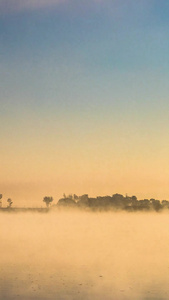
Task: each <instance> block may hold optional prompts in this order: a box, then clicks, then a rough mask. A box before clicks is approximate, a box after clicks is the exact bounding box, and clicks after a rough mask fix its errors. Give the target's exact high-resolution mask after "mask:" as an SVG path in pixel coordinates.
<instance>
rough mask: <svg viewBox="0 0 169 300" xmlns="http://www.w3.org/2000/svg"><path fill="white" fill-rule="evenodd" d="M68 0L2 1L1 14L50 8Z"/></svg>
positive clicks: (0, 5) (0, 1)
mask: <svg viewBox="0 0 169 300" xmlns="http://www.w3.org/2000/svg"><path fill="white" fill-rule="evenodd" d="M65 1H66V0H0V13H1V14H2V13H4V14H8V13H17V12H22V11H27V10H36V9H39V8H45V7H46V8H50V7H53V6H56V5H58V4H60V3H63V2H65Z"/></svg>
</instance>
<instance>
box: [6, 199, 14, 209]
mask: <svg viewBox="0 0 169 300" xmlns="http://www.w3.org/2000/svg"><path fill="white" fill-rule="evenodd" d="M7 202H8V207H11V206H12V203H13V202H12V200H11V199H10V198H8V200H7Z"/></svg>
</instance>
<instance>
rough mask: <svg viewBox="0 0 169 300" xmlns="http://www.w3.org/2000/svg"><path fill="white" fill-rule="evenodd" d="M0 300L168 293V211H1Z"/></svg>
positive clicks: (114, 299)
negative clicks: (32, 212) (6, 212)
mask: <svg viewBox="0 0 169 300" xmlns="http://www.w3.org/2000/svg"><path fill="white" fill-rule="evenodd" d="M0 255H1V257H0V299H1V300H15V299H22V300H37V299H39V300H48V299H50V300H54V299H55V300H56V299H57V300H67V299H72V300H79V299H81V300H89V299H90V300H93V299H97V300H103V299H105V300H123V299H135V300H136V299H138V300H139V299H141V300H142V299H144V300H150V299H151V300H152V299H160V300H162V299H169V285H168V282H169V215H168V214H160V213H145V214H144V213H140V214H137V213H98V214H96V213H79V212H77V213H74V212H64V213H63V212H53V213H49V214H45V215H43V214H40V213H39V214H38V213H37V214H32V215H31V214H29V213H28V214H24V213H23V214H3V213H1V214H0Z"/></svg>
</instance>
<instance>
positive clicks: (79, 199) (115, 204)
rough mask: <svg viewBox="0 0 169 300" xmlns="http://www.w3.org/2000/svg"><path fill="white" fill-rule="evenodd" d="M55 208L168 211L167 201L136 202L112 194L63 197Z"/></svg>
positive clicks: (135, 200)
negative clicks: (93, 196) (92, 196)
mask: <svg viewBox="0 0 169 300" xmlns="http://www.w3.org/2000/svg"><path fill="white" fill-rule="evenodd" d="M57 206H59V207H77V208H82V209H83V208H87V209H91V210H125V211H142V210H145V211H149V210H154V211H160V210H162V209H169V201H167V200H162V201H160V200H156V199H154V198H151V199H142V200H138V199H137V197H136V196H128V195H126V196H123V195H121V194H113V195H112V196H98V197H95V198H91V197H89V196H88V194H84V195H82V196H77V195H75V194H74V195H72V194H71V195H68V196H66V195H65V194H64V195H63V198H61V199H59V201H58V203H57Z"/></svg>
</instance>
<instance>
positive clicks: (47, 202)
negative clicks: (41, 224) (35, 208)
mask: <svg viewBox="0 0 169 300" xmlns="http://www.w3.org/2000/svg"><path fill="white" fill-rule="evenodd" d="M52 201H53V198H52V197H47V196H46V197H44V198H43V202H45V203H46V206H47V207H49V205H50V204H51V202H52Z"/></svg>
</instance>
